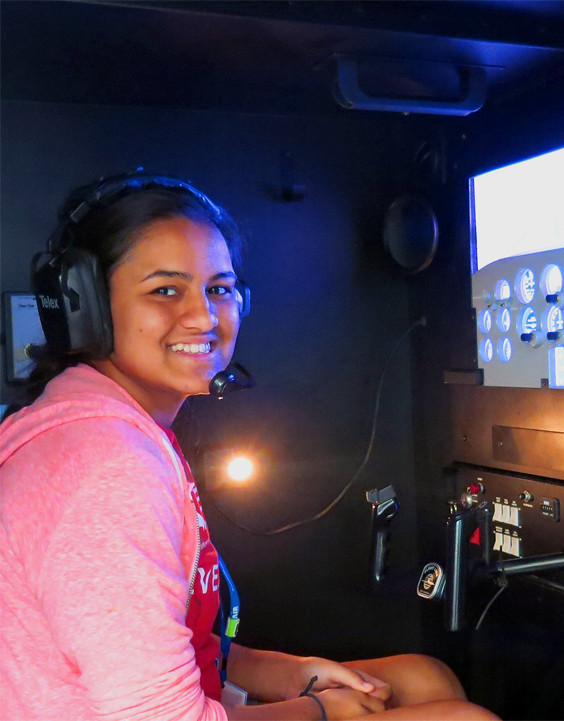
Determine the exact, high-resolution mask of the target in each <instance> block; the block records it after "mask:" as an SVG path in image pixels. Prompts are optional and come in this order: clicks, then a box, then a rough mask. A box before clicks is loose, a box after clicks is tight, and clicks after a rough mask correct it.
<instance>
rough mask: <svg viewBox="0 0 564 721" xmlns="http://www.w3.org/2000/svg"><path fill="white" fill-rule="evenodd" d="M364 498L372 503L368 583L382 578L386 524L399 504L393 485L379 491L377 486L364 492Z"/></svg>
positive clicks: (386, 539) (378, 581) (385, 546)
mask: <svg viewBox="0 0 564 721" xmlns="http://www.w3.org/2000/svg"><path fill="white" fill-rule="evenodd" d="M366 500H367V501H368V503H371V504H372V519H371V525H370V583H371V585H373V584H374V583H380V582H381V581H383V580H384V571H385V565H386V550H387V542H388V535H389V528H388V524H389V523H390V521H391V520H392V518H393V517H394V516H395V515H396V513H397V512H398V509H399V504H398V502H397V499H396V492H395V491H394V487H393V486H386V487H385V488H383V489H382V490H381V491H379V490H378V489H377V488H374V489H372V490H371V491H367V492H366Z"/></svg>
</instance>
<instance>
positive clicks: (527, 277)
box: [515, 268, 535, 304]
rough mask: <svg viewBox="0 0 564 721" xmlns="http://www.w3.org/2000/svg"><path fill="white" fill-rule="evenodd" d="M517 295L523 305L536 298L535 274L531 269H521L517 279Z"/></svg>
mask: <svg viewBox="0 0 564 721" xmlns="http://www.w3.org/2000/svg"><path fill="white" fill-rule="evenodd" d="M515 294H516V295H517V298H519V300H520V301H521V303H525V304H528V303H530V302H531V301H532V300H533V298H534V297H535V274H534V273H533V271H532V270H531V269H530V268H521V270H520V271H519V272H518V273H517V275H516V277H515Z"/></svg>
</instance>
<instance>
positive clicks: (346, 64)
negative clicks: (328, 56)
mask: <svg viewBox="0 0 564 721" xmlns="http://www.w3.org/2000/svg"><path fill="white" fill-rule="evenodd" d="M334 69H335V78H334V83H333V95H334V97H335V100H336V101H337V102H338V103H339V104H340V105H341V106H342V107H343V108H348V109H350V110H380V111H389V112H395V113H427V114H429V115H469V114H470V113H474V112H476V110H479V109H480V108H481V107H482V106H483V105H484V102H485V100H486V71H485V70H484V68H480V67H457V68H456V70H457V73H458V76H459V78H460V86H461V90H462V92H463V94H464V96H463V97H462V98H460V99H457V100H450V99H449V100H444V99H443V100H441V99H438V98H437V99H427V98H389V97H388V98H387V97H378V96H373V95H367V94H366V93H365V92H364V91H363V90H362V89H361V87H360V84H359V81H358V61H357V60H354V59H350V58H336V59H335V63H334Z"/></svg>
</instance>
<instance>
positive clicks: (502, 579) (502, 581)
mask: <svg viewBox="0 0 564 721" xmlns="http://www.w3.org/2000/svg"><path fill="white" fill-rule="evenodd" d="M499 563H500V565H501V573H500V575H499V577H498V578H496V583H497V584H498V586H500V588H498V589H497V591H496V592H495V593H494V595H493V596H492V598H490V600H489V601H488V603H487V604H486V607H485V608H484V610H483V611H482V614H481V616H480V618H479V619H478V621H477V623H476V626H475V629H474V630H475V631H477V630H478V629H479V628H480V626H481V625H482V621H483V620H484V618H485V617H486V614H487V613H488V611H489V610H490V608H491V607H492V606H493V604H494V601H495V600H496V599H497V598H499V596H501V594H502V593H503V591H505V589H506V588H507V587H508V586H509V581H508V580H507V575H506V573H505V570H504V567H503V555H502V553H501V551H500V553H499Z"/></svg>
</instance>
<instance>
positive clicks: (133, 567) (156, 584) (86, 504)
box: [38, 419, 227, 721]
mask: <svg viewBox="0 0 564 721" xmlns="http://www.w3.org/2000/svg"><path fill="white" fill-rule="evenodd" d="M43 435H44V438H43V439H42V443H43V446H44V448H48V447H50V448H60V449H62V450H61V451H60V452H59V453H58V456H57V464H56V468H57V478H56V481H55V488H56V492H57V493H59V494H60V498H61V503H62V504H63V508H62V513H61V515H60V518H59V520H58V522H57V525H56V527H55V529H54V530H53V532H52V534H51V536H50V540H49V542H48V545H47V548H46V551H45V555H44V560H43V565H42V567H41V570H40V573H39V576H38V595H39V600H40V603H41V604H42V608H43V612H44V614H45V616H46V618H47V621H48V623H49V626H50V628H51V632H52V634H53V637H54V639H55V642H56V644H57V646H58V648H59V649H60V650H61V651H62V653H63V654H64V655H65V656H66V657H67V659H68V661H69V662H70V664H71V665H72V666H73V667H75V668H76V669H77V670H78V672H79V683H80V684H81V685H82V686H83V688H84V689H85V691H86V694H87V696H88V699H89V703H90V705H91V708H92V712H93V715H94V718H100V719H102V718H103V719H104V720H105V721H118V720H125V719H127V720H128V721H132V720H135V721H143V720H145V719H147V720H149V719H150V720H151V721H157V720H161V719H162V720H163V721H173V720H174V721H212V720H216V719H218V720H221V721H224V720H225V719H226V718H227V716H226V713H225V710H224V709H223V707H222V706H221V704H219V703H218V702H216V701H214V700H212V699H209V698H206V697H205V696H204V693H203V691H202V689H201V687H200V683H199V678H200V672H199V669H198V667H197V665H196V662H195V656H194V650H193V648H192V645H191V642H190V640H191V631H190V630H189V629H188V628H187V627H186V625H185V614H186V600H187V597H188V587H189V579H188V578H187V572H186V570H185V568H184V567H183V564H182V561H181V557H182V553H181V552H182V551H183V543H184V553H186V550H187V549H188V550H189V553H188V556H189V559H190V568H191V567H192V566H193V563H194V561H195V555H196V548H197V529H196V528H195V521H194V514H193V512H191V508H190V507H189V506H188V507H187V508H186V512H185V508H184V503H185V502H186V504H189V503H190V500H189V499H188V497H187V494H184V492H183V489H182V486H181V482H180V480H179V479H178V477H177V475H176V474H175V473H174V471H173V469H172V465H171V462H170V460H169V459H168V458H167V457H166V454H165V453H164V452H163V450H162V449H161V448H160V447H159V446H158V445H157V444H156V443H155V441H154V440H152V439H151V438H149V437H148V436H147V435H146V434H145V433H143V432H142V431H141V430H139V429H137V428H135V427H134V426H131V425H129V424H128V423H126V422H124V421H121V420H103V421H100V419H96V420H82V421H74V422H72V423H68V424H65V425H64V426H62V427H60V428H55V429H52V430H50V431H48V432H47V433H45V434H43Z"/></svg>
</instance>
